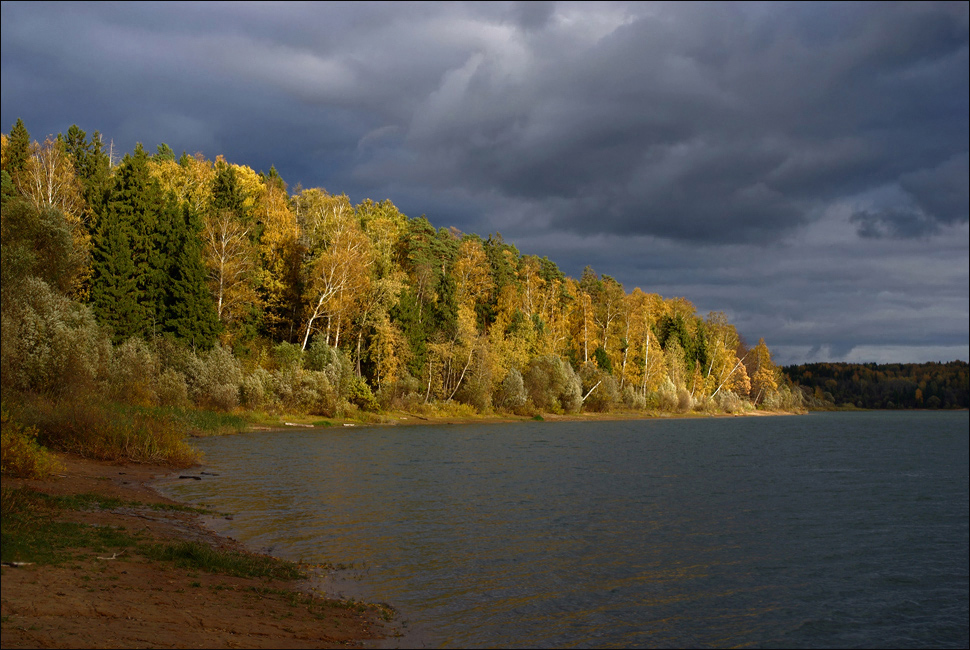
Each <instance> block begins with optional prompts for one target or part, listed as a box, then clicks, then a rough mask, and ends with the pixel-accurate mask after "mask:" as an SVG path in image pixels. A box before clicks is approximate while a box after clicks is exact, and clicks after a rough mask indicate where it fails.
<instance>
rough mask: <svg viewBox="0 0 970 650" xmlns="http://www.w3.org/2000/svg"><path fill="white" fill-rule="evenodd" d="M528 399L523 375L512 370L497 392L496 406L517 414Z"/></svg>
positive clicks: (506, 375)
mask: <svg viewBox="0 0 970 650" xmlns="http://www.w3.org/2000/svg"><path fill="white" fill-rule="evenodd" d="M528 399H529V396H528V394H527V393H526V392H525V383H524V381H523V379H522V373H521V372H519V371H518V370H517V369H515V368H512V369H511V370H509V371H508V372H507V373H506V374H505V379H503V380H502V383H501V384H499V387H498V390H497V391H495V406H496V407H498V408H500V409H502V410H505V411H511V412H513V413H515V412H516V411H518V410H520V409H521V408H523V407H524V406H525V403H526V401H528Z"/></svg>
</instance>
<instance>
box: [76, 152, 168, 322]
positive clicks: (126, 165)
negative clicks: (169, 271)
mask: <svg viewBox="0 0 970 650" xmlns="http://www.w3.org/2000/svg"><path fill="white" fill-rule="evenodd" d="M161 198H162V197H161V190H160V189H159V186H158V183H157V181H155V180H154V179H152V177H151V175H150V173H149V171H148V155H147V154H146V153H145V150H144V149H143V148H142V146H141V145H140V144H139V145H138V146H136V148H135V152H134V155H131V156H128V155H126V156H125V158H124V160H122V162H121V165H119V167H118V170H117V174H116V176H115V182H114V185H113V187H112V188H111V191H110V195H109V199H108V202H107V207H106V210H105V213H104V215H103V216H102V218H101V219H99V221H98V224H97V227H96V229H95V233H94V237H93V241H92V245H93V250H92V277H91V306H92V308H93V309H94V313H95V315H96V316H97V318H98V320H99V321H100V322H101V323H104V324H105V325H109V326H110V327H111V328H112V329H113V330H114V338H115V341H120V340H123V339H125V338H128V337H130V336H142V337H144V338H151V337H152V336H153V335H155V334H157V333H158V322H157V318H158V313H157V308H156V306H157V303H158V295H159V290H158V285H159V278H158V268H159V266H160V265H159V260H158V259H157V256H158V252H157V250H156V248H155V233H156V230H157V227H158V210H159V207H160V205H161V202H162V201H161Z"/></svg>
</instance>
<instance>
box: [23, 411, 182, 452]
mask: <svg viewBox="0 0 970 650" xmlns="http://www.w3.org/2000/svg"><path fill="white" fill-rule="evenodd" d="M18 408H19V410H20V413H19V414H18V419H20V420H21V421H23V422H27V423H29V424H30V425H32V426H34V427H36V428H37V430H38V431H39V434H38V439H39V440H40V442H42V443H43V444H45V445H46V446H48V447H51V448H53V449H59V450H62V451H67V452H71V453H76V454H78V455H80V456H84V457H87V458H95V459H99V460H110V461H123V462H134V463H155V464H164V465H171V466H174V467H188V466H190V465H194V464H196V463H198V462H199V460H200V458H201V456H200V454H199V453H198V452H197V451H196V450H194V449H192V447H190V446H189V445H188V444H187V443H186V442H185V433H186V431H185V425H184V423H183V422H180V421H179V420H178V419H177V418H174V417H172V416H171V415H170V414H166V413H164V412H161V411H157V410H156V411H155V412H152V411H149V410H147V409H138V408H134V407H128V406H123V405H118V404H112V403H105V402H98V401H93V400H91V399H86V400H85V399H71V400H67V399H64V400H58V401H53V400H48V399H39V398H34V399H25V400H23V401H21V402H19V403H18Z"/></svg>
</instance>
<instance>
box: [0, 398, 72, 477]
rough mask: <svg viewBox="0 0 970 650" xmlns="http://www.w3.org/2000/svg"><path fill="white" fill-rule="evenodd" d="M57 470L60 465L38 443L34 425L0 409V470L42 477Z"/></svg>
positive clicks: (13, 474)
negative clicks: (24, 423)
mask: <svg viewBox="0 0 970 650" xmlns="http://www.w3.org/2000/svg"><path fill="white" fill-rule="evenodd" d="M58 471H60V464H59V463H58V462H57V459H55V458H54V456H53V455H51V453H50V452H49V451H47V450H46V449H45V448H44V447H42V446H41V445H40V443H39V442H37V428H36V427H25V426H24V425H22V424H20V423H19V422H16V421H14V420H13V418H11V417H10V414H9V413H7V410H6V409H3V410H2V412H0V473H2V474H3V475H4V476H15V477H17V478H33V479H38V478H45V477H47V476H50V475H51V474H53V473H55V472H58Z"/></svg>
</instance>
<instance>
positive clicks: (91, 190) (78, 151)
mask: <svg viewBox="0 0 970 650" xmlns="http://www.w3.org/2000/svg"><path fill="white" fill-rule="evenodd" d="M64 147H65V151H67V153H68V155H70V157H71V161H72V162H73V164H74V172H75V173H76V174H77V177H78V180H80V181H81V187H82V188H83V192H84V200H85V202H86V203H87V216H88V219H89V223H91V224H96V223H97V220H98V219H99V218H100V217H101V216H102V215H103V214H104V211H105V207H106V206H105V201H106V198H107V191H108V186H109V183H110V177H111V162H110V161H109V160H108V154H107V153H106V152H105V150H104V142H103V141H102V139H101V134H100V133H98V132H97V131H95V132H94V134H93V135H92V136H91V139H90V140H88V137H87V133H85V132H84V131H83V130H81V129H80V128H79V127H78V125H77V124H72V125H71V128H69V129H68V130H67V136H66V137H65V138H64Z"/></svg>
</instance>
